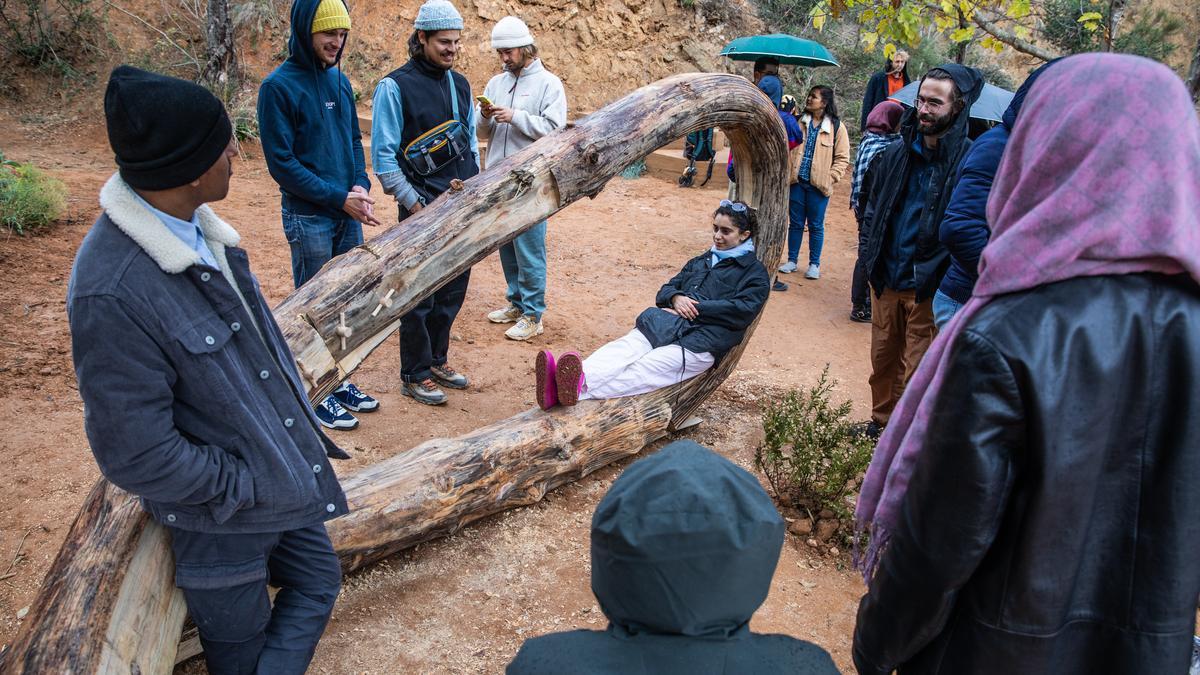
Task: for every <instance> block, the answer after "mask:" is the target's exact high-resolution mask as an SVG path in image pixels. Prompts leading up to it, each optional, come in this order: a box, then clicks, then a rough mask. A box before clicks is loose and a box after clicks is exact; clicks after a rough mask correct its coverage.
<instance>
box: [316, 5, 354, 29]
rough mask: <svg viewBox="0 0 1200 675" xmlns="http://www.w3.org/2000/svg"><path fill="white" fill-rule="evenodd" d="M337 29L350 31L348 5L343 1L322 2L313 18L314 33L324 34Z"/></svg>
mask: <svg viewBox="0 0 1200 675" xmlns="http://www.w3.org/2000/svg"><path fill="white" fill-rule="evenodd" d="M337 28H345V29H346V30H350V13H349V12H347V11H346V3H344V2H342V0H321V4H320V5H318V6H317V13H316V15H314V16H313V24H312V32H314V33H324V32H325V31H327V30H335V29H337Z"/></svg>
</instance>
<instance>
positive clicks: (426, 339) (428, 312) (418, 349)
mask: <svg viewBox="0 0 1200 675" xmlns="http://www.w3.org/2000/svg"><path fill="white" fill-rule="evenodd" d="M408 215H409V214H408V210H407V209H405V208H403V207H401V208H400V220H404V219H405V218H407V217H408ZM470 281H471V270H469V269H468V270H467V271H466V272H463V273H462V274H460V275H459V276H457V277H455V278H454V279H451V280H450V281H449V282H447V283H446V285H445V286H442V287H441V288H439V289H437V290H436V291H434V292H433V294H432V295H430V296H429V297H427V298H425V299H424V300H422V301H421V302H420V304H418V305H417V306H416V307H414V308H412V309H411V310H410V311H409V312H408V314H405V315H404V316H402V317H400V379H401V380H402V381H404V382H420V381H422V380H425V379H429V378H431V377H433V372H432V371H431V370H430V368H432V367H433V366H441V365H445V363H446V358H447V357H446V354H447V352H449V351H450V328H451V327H452V326H453V325H454V319H455V317H457V316H458V310H460V309H462V305H463V300H465V299H466V297H467V284H468V283H469V282H470Z"/></svg>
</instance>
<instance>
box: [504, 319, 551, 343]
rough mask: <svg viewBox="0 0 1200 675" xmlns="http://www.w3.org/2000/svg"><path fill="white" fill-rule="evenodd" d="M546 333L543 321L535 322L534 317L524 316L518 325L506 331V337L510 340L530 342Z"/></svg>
mask: <svg viewBox="0 0 1200 675" xmlns="http://www.w3.org/2000/svg"><path fill="white" fill-rule="evenodd" d="M543 332H544V329H543V328H542V322H541V321H535V320H534V318H533V317H532V316H523V317H521V319H520V320H519V321H517V325H515V326H513V327H512V328H509V329H508V330H506V331H504V337H506V338H508V339H509V340H528V339H529V338H531V337H534V336H536V335H541V334H542V333H543Z"/></svg>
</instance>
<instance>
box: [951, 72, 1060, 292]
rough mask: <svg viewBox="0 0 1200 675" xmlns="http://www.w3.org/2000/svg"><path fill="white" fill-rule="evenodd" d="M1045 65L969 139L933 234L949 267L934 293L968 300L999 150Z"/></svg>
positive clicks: (987, 231) (985, 232) (984, 236)
mask: <svg viewBox="0 0 1200 675" xmlns="http://www.w3.org/2000/svg"><path fill="white" fill-rule="evenodd" d="M1051 63H1054V62H1053V61H1051V62H1050V63H1047V64H1045V65H1043V66H1042V67H1040V68H1038V69H1037V70H1035V71H1033V72H1032V73H1031V74H1030V75H1029V77H1028V78H1026V80H1025V83H1024V84H1022V85H1021V87H1020V88H1019V89H1017V93H1016V94H1014V95H1013V99H1012V102H1010V103H1009V104H1008V110H1005V111H1004V118H1003V121H1002V122H1001V123H1000V124H997V125H996V126H995V127H993V128H992V129H990V130H988V131H987V132H986V133H984V134H983V135H982V136H980V137H979V138H977V139H975V143H974V144H973V145H971V149H970V150H968V151H967V156H966V157H964V158H963V162H962V165H961V166H960V167H959V169H958V176H957V177H956V178H955V180H954V184H955V187H954V192H953V193H952V194H951V195H950V203H949V204H948V205H946V217H945V218H943V219H942V225H941V227H940V228H939V230H938V239H940V240H941V242H942V245H943V246H945V247H946V250H947V251H949V252H950V267H949V268H948V269H947V270H946V276H944V277H942V283H941V285H940V286H938V290H939V291H941V292H942V293H944V294H946V295H948V296H950V298H952V299H953V300H954V301H955V302H966V301H967V300H970V299H971V291H973V290H974V289H975V280H976V279H978V278H979V269H978V268H979V256H980V255H981V254H982V253H983V247H984V246H986V245H987V243H988V238H989V237H991V234H992V231H991V228H989V227H988V224H987V203H988V195H989V194H991V192H992V181H993V180H995V178H996V169H998V168H1000V160H1001V159H1002V158H1003V157H1004V148H1005V146H1007V145H1008V137H1009V134H1011V133H1012V129H1013V127H1014V126H1016V123H1017V115H1018V114H1019V113H1020V112H1021V105H1022V104H1023V103H1024V102H1025V95H1026V94H1027V93H1029V89H1030V87H1032V86H1033V83H1034V81H1035V80H1037V78H1038V77H1039V76H1040V75H1041V74H1042V73H1043V72H1045V70H1046V68H1047V67H1049V66H1050V64H1051Z"/></svg>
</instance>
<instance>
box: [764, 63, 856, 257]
mask: <svg viewBox="0 0 1200 675" xmlns="http://www.w3.org/2000/svg"><path fill="white" fill-rule="evenodd" d="M804 107H805V113H804V116H803V117H801V118H800V127H801V128H802V129H803V130H804V141H803V142H802V143H800V145H798V146H796V147H795V148H792V150H791V153H790V156H789V169H790V171H791V176H792V187H791V193H790V195H789V197H790V202H789V206H788V220H789V224H788V259H787V262H786V263H784V264H783V265H780V266H779V271H780V272H783V273H784V274H789V273H791V272H795V271H796V269H797V264H796V261H797V259H798V258H799V256H800V244H801V243H802V241H803V238H804V228H805V227H806V226H807V227H808V271H807V272H806V273H805V275H804V278H805V279H819V278H820V277H821V244H822V243H823V241H824V239H825V207H826V206H828V205H829V195H831V194H833V185H834V183H837V182H838V181H839V180H841V179H842V176H843V175H845V173H846V167H847V166H849V164H850V135H849V134H848V133H847V132H846V125H844V124H842V122H841V120H840V119H839V118H838V114H837V105H836V104H835V103H834V100H833V89H831V88H829V87H826V86H824V85H819V86H816V87H813V88H812V89H810V90H809V92H808V99H807V100H806V101H805V106H804Z"/></svg>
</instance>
